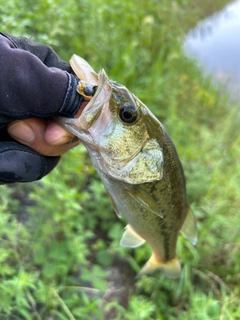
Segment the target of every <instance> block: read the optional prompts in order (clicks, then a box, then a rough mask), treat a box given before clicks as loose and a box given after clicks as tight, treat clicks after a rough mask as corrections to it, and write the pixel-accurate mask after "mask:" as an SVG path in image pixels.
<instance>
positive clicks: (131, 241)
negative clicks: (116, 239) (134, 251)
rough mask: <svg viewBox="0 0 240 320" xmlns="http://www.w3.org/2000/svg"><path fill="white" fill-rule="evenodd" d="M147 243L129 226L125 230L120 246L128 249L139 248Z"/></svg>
mask: <svg viewBox="0 0 240 320" xmlns="http://www.w3.org/2000/svg"><path fill="white" fill-rule="evenodd" d="M144 242H146V241H145V240H144V239H143V238H142V237H140V236H139V235H138V234H137V233H136V232H135V231H134V230H133V228H132V227H131V226H130V225H129V224H128V225H127V226H126V228H125V232H124V234H123V236H122V239H121V240H120V245H121V246H122V247H127V248H137V247H140V246H141V245H142V244H144Z"/></svg>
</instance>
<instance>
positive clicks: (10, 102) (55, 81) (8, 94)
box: [0, 33, 83, 184]
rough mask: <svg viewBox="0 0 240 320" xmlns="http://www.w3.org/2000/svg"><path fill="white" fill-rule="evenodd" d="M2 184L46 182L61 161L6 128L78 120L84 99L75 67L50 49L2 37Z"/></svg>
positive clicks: (0, 129) (0, 180) (0, 49)
mask: <svg viewBox="0 0 240 320" xmlns="http://www.w3.org/2000/svg"><path fill="white" fill-rule="evenodd" d="M0 57H1V59H0V70H1V73H0V184H4V183H12V182H27V181H34V180H38V179H41V178H42V177H43V176H44V175H46V174H47V173H49V172H50V171H51V170H52V169H53V168H54V167H55V166H56V165H57V163H58V161H59V159H60V157H46V156H42V155H40V154H39V153H37V152H36V151H34V150H32V149H31V148H29V147H27V146H25V145H22V144H21V143H18V142H16V141H15V140H14V139H12V138H11V137H10V136H9V135H8V134H7V130H6V125H7V124H8V123H10V122H12V121H13V120H16V119H26V118H30V117H35V118H43V119H46V120H48V119H51V117H53V116H55V115H60V116H64V117H73V116H74V114H75V113H76V112H77V111H78V110H79V108H80V106H81V103H82V102H83V97H82V96H80V95H79V94H78V93H77V91H76V87H77V84H78V81H79V79H78V78H77V77H76V76H75V75H74V73H73V71H72V69H71V67H70V65H69V64H68V63H66V62H64V61H62V60H59V59H58V56H57V54H56V53H55V52H54V51H53V49H51V48H50V47H49V46H46V45H43V44H40V43H35V42H32V41H30V40H28V39H26V38H18V37H13V36H10V35H6V34H2V33H0Z"/></svg>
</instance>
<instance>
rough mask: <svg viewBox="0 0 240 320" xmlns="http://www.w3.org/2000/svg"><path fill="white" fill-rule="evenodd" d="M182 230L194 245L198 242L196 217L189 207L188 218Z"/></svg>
mask: <svg viewBox="0 0 240 320" xmlns="http://www.w3.org/2000/svg"><path fill="white" fill-rule="evenodd" d="M180 232H181V233H182V234H183V235H184V237H186V238H187V239H188V240H189V241H190V242H191V243H192V244H193V245H195V244H196V243H197V225H196V220H195V217H194V215H193V213H192V211H191V209H190V208H189V209H188V212H187V216H186V219H185V221H184V223H183V225H182V228H181V230H180Z"/></svg>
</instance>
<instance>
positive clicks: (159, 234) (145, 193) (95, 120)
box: [57, 55, 197, 278]
mask: <svg viewBox="0 0 240 320" xmlns="http://www.w3.org/2000/svg"><path fill="white" fill-rule="evenodd" d="M70 63H71V66H72V68H73V70H74V71H75V73H76V74H77V75H78V77H79V78H80V79H81V81H80V83H79V86H78V91H79V93H81V94H83V95H85V93H86V92H87V91H89V88H95V90H96V92H95V94H94V95H93V96H91V97H90V101H89V103H88V104H87V106H86V107H85V108H84V109H83V111H82V113H81V115H80V117H79V118H77V119H68V118H62V117H58V118H57V121H58V122H59V123H60V124H61V125H62V126H63V127H64V128H65V129H67V130H69V131H70V132H71V133H73V134H74V135H75V136H77V137H78V138H79V139H80V140H81V141H82V143H83V144H84V145H85V146H86V148H87V150H88V152H89V155H90V157H91V160H92V163H93V165H94V166H95V168H96V170H97V172H98V173H99V175H100V178H101V180H102V182H103V184H104V186H105V188H106V191H107V193H108V195H109V196H110V199H111V202H112V204H113V207H114V209H115V211H116V213H117V215H118V216H119V217H124V219H125V220H126V221H127V223H128V224H127V226H126V229H125V232H124V234H123V236H122V239H121V241H120V244H121V245H122V246H124V247H130V248H136V247H138V246H140V245H142V244H143V243H144V242H145V241H147V242H148V243H149V244H150V246H151V248H152V256H151V257H150V259H149V260H148V261H147V263H146V264H145V266H144V267H143V268H142V270H141V271H140V273H139V275H143V274H148V273H152V272H153V271H155V270H159V271H160V272H162V273H163V274H164V275H165V276H167V277H170V278H176V277H179V276H180V274H181V265H180V262H179V260H178V258H177V256H176V243H177V238H178V234H179V231H181V232H182V233H183V234H184V235H185V237H187V238H188V239H189V240H190V241H191V242H192V243H193V244H196V242H197V230H196V224H195V219H194V216H193V215H192V212H191V210H190V208H189V204H188V201H187V196H186V186H185V178H184V173H183V169H182V165H181V162H180V160H179V158H178V155H177V152H176V149H175V147H174V144H173V142H172V140H171V139H170V137H169V136H168V134H167V132H166V130H165V128H164V127H163V125H162V124H161V123H160V121H159V120H158V119H157V118H156V117H155V116H154V115H153V114H152V113H151V111H150V110H149V109H148V108H147V107H146V106H145V105H144V104H143V103H142V102H141V101H140V100H139V99H138V98H137V97H136V96H134V94H132V93H131V92H130V91H129V90H128V89H127V88H126V87H124V86H123V85H121V84H118V83H117V82H114V81H111V80H109V79H108V76H107V74H106V73H105V71H104V70H101V71H100V72H99V74H97V73H96V72H95V71H94V70H93V69H92V68H91V66H90V65H89V64H88V63H87V62H86V61H85V60H84V59H82V58H80V57H79V56H76V55H74V56H73V57H72V59H71V61H70ZM85 89H86V90H85ZM90 91H91V90H90ZM89 95H90V94H89V93H88V94H87V95H86V97H87V96H89Z"/></svg>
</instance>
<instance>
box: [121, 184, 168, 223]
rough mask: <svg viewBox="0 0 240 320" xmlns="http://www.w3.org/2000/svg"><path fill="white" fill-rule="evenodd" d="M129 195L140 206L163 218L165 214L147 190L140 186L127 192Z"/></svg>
mask: <svg viewBox="0 0 240 320" xmlns="http://www.w3.org/2000/svg"><path fill="white" fill-rule="evenodd" d="M127 193H128V194H129V195H130V196H131V197H132V199H133V200H134V201H137V202H138V204H140V206H142V207H144V208H145V209H147V210H149V211H151V212H152V213H154V214H156V215H157V216H159V217H160V218H163V214H162V212H161V210H160V209H159V207H158V205H157V203H156V202H155V200H154V199H153V197H151V196H150V195H149V194H148V193H147V192H146V191H145V190H143V189H142V188H141V187H139V186H133V187H132V188H131V189H128V190H127Z"/></svg>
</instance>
